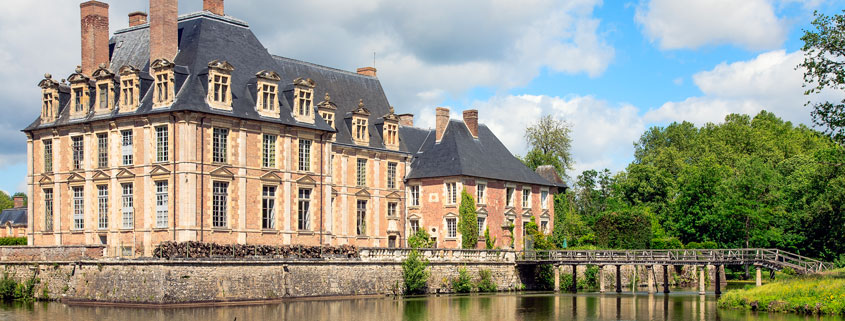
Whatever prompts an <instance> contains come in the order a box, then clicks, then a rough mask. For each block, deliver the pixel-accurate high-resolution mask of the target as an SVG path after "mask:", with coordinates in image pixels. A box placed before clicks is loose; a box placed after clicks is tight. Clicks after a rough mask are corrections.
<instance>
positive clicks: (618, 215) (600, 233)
mask: <svg viewBox="0 0 845 321" xmlns="http://www.w3.org/2000/svg"><path fill="white" fill-rule="evenodd" d="M593 230H594V231H596V239H597V244H598V245H599V246H601V247H606V248H613V249H644V248H648V245H649V242H651V239H652V234H651V218H650V214H649V212H648V209H647V208H642V207H631V208H625V209H620V210H618V211H612V212H606V213H604V214H602V215H601V216H600V217H599V218H598V219H597V220H596V223H595V224H594V227H593Z"/></svg>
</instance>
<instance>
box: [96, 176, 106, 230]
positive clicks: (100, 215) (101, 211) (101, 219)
mask: <svg viewBox="0 0 845 321" xmlns="http://www.w3.org/2000/svg"><path fill="white" fill-rule="evenodd" d="M108 228H109V186H108V185H105V184H102V185H97V229H98V230H107V229H108Z"/></svg>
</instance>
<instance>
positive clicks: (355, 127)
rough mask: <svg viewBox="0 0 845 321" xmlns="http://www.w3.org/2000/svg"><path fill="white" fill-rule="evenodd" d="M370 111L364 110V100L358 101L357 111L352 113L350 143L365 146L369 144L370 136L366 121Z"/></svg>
mask: <svg viewBox="0 0 845 321" xmlns="http://www.w3.org/2000/svg"><path fill="white" fill-rule="evenodd" d="M369 116H370V111H369V110H367V109H366V108H364V100H363V99H361V100H359V101H358V109H356V110H355V111H353V112H352V124H351V125H352V126H351V127H352V141H353V142H354V143H356V144H362V145H366V144H368V143H369V142H370V134H369V132H368V131H367V120H368V117H369Z"/></svg>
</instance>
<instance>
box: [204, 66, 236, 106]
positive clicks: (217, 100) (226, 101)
mask: <svg viewBox="0 0 845 321" xmlns="http://www.w3.org/2000/svg"><path fill="white" fill-rule="evenodd" d="M234 70H235V67H233V66H232V65H231V64H229V62H227V61H225V60H212V61H211V62H209V63H208V97H207V99H206V100H207V101H208V105H209V106H211V107H212V108H217V109H224V110H232V71H234Z"/></svg>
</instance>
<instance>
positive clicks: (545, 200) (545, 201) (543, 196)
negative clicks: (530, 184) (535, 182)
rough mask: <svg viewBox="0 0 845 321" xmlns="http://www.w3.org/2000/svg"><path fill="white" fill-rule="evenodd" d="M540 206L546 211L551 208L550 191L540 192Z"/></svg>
mask: <svg viewBox="0 0 845 321" xmlns="http://www.w3.org/2000/svg"><path fill="white" fill-rule="evenodd" d="M540 206H542V208H543V209H544V210H545V209H548V208H549V191H546V190H543V191H540Z"/></svg>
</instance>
